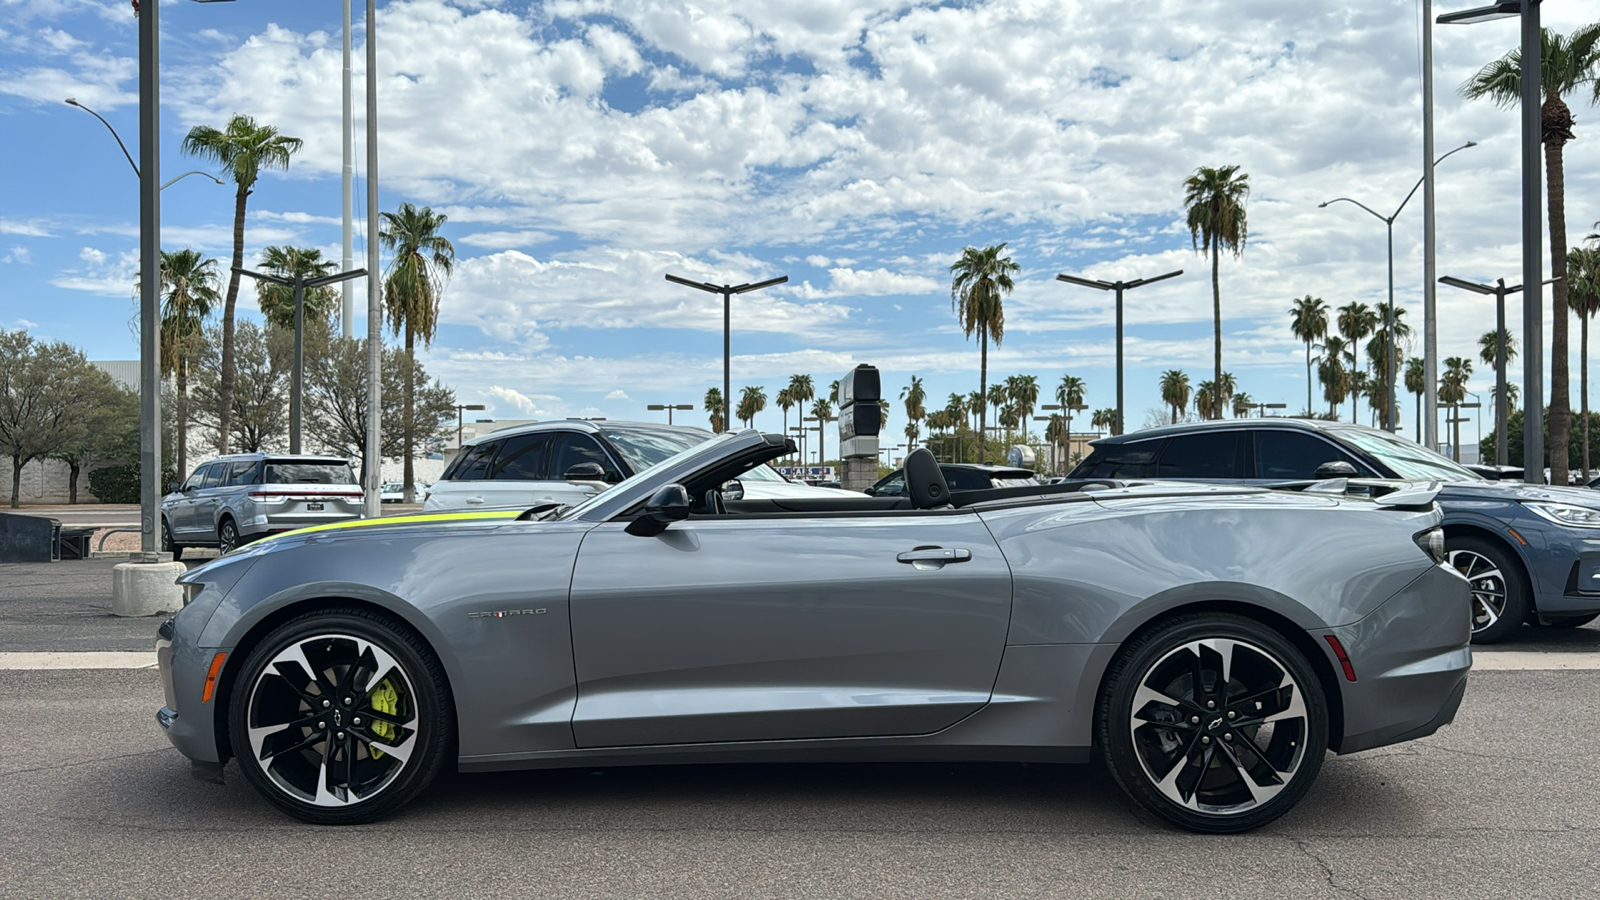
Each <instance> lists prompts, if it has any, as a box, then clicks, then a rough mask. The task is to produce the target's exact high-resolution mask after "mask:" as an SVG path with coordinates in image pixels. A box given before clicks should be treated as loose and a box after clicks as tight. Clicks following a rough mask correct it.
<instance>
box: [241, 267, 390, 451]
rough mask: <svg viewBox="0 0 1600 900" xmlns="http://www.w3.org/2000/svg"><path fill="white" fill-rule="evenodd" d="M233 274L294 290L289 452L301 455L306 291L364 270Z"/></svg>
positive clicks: (348, 278)
mask: <svg viewBox="0 0 1600 900" xmlns="http://www.w3.org/2000/svg"><path fill="white" fill-rule="evenodd" d="M233 271H235V272H238V273H239V274H240V275H246V276H249V277H250V278H254V279H255V280H256V281H265V282H269V283H271V284H281V285H283V286H284V287H287V288H293V289H294V367H293V369H292V371H291V372H290V374H289V452H290V453H299V452H301V450H300V424H301V404H302V398H303V397H304V396H305V371H306V288H317V287H325V286H327V285H330V284H335V283H337V282H340V281H349V280H350V279H352V278H360V277H361V276H363V275H365V274H367V270H366V269H353V270H351V271H349V272H340V273H338V274H337V275H321V276H318V277H316V278H285V277H283V276H282V275H270V274H267V273H266V272H252V271H251V270H249V269H246V268H244V267H243V266H235V267H234V268H233Z"/></svg>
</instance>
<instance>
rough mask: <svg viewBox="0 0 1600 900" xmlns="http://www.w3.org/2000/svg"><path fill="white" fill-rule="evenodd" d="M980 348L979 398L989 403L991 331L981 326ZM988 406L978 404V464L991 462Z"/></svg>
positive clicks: (979, 334)
mask: <svg viewBox="0 0 1600 900" xmlns="http://www.w3.org/2000/svg"><path fill="white" fill-rule="evenodd" d="M978 346H979V347H981V348H982V349H981V350H980V351H979V362H978V396H980V397H983V398H985V401H987V399H988V397H989V329H987V328H985V327H984V326H983V325H981V324H980V325H979V326H978ZM988 405H989V404H988V403H987V402H983V403H979V404H978V462H980V463H982V462H988V461H989V457H988V455H987V454H986V453H985V448H986V447H987V446H988V437H989V429H988V427H987V423H986V421H985V419H986V416H987V413H988V408H987V407H988Z"/></svg>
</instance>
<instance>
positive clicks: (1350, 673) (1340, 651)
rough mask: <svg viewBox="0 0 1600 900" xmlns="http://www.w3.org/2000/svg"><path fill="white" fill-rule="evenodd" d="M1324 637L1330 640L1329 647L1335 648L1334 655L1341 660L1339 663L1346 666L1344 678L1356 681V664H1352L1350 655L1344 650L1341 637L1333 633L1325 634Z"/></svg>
mask: <svg viewBox="0 0 1600 900" xmlns="http://www.w3.org/2000/svg"><path fill="white" fill-rule="evenodd" d="M1322 639H1323V640H1325V641H1327V642H1328V646H1329V647H1331V648H1333V655H1334V657H1335V658H1336V659H1338V660H1339V665H1341V666H1344V680H1345V681H1355V680H1356V669H1355V666H1352V665H1350V657H1349V656H1348V655H1347V654H1346V653H1345V652H1344V645H1343V644H1341V643H1339V639H1338V638H1336V637H1334V636H1333V635H1331V634H1325V635H1323V636H1322Z"/></svg>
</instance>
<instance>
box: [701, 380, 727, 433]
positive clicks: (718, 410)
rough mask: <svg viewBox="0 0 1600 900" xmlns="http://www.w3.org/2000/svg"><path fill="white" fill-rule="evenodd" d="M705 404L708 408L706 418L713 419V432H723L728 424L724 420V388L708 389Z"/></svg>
mask: <svg viewBox="0 0 1600 900" xmlns="http://www.w3.org/2000/svg"><path fill="white" fill-rule="evenodd" d="M703 405H704V406H705V409H706V418H708V419H710V421H711V432H712V433H713V434H721V433H722V432H723V431H724V430H726V429H724V427H723V426H724V425H725V424H726V423H725V422H724V420H723V416H722V413H723V403H722V388H710V389H709V390H707V391H706V396H705V400H704V401H703Z"/></svg>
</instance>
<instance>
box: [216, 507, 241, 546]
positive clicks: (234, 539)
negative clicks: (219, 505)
mask: <svg viewBox="0 0 1600 900" xmlns="http://www.w3.org/2000/svg"><path fill="white" fill-rule="evenodd" d="M237 546H239V526H237V525H235V524H233V519H231V518H229V517H227V516H224V517H223V518H222V524H221V525H218V526H217V553H218V555H221V554H223V553H227V552H228V551H229V550H232V549H233V548H235V547H237Z"/></svg>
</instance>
